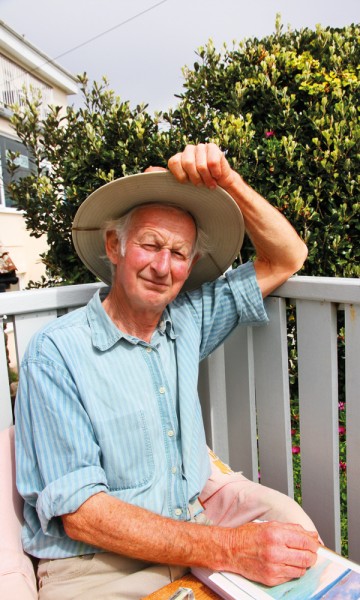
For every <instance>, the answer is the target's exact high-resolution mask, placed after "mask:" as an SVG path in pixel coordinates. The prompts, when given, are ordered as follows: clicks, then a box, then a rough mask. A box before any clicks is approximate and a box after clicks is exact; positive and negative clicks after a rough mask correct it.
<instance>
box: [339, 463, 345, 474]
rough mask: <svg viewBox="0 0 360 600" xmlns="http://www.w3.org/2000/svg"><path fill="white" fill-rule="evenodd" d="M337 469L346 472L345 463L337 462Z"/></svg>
mask: <svg viewBox="0 0 360 600" xmlns="http://www.w3.org/2000/svg"><path fill="white" fill-rule="evenodd" d="M339 467H340V469H341V470H342V471H346V462H343V461H342V460H341V461H340V462H339Z"/></svg>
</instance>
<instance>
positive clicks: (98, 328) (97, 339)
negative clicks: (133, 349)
mask: <svg viewBox="0 0 360 600" xmlns="http://www.w3.org/2000/svg"><path fill="white" fill-rule="evenodd" d="M86 313H87V318H88V323H89V327H90V331H91V339H92V343H93V346H94V347H95V348H97V349H98V350H101V351H105V350H108V349H109V348H111V347H112V346H114V345H115V344H116V343H117V342H118V341H119V340H121V339H124V340H127V341H128V342H130V343H131V344H138V343H139V342H140V341H141V340H139V338H137V337H135V336H132V335H129V334H127V333H123V332H122V331H121V330H120V329H118V328H117V327H116V325H115V323H113V321H112V320H111V319H110V317H109V315H108V314H107V312H106V310H105V309H104V307H103V305H102V303H101V299H100V292H99V290H98V291H97V292H96V294H95V295H94V296H93V297H92V298H91V300H90V302H89V303H88V305H87V307H86ZM157 330H158V331H159V333H160V334H161V335H165V334H166V335H167V336H168V337H169V338H170V339H172V340H174V339H175V338H176V335H175V332H174V328H173V324H172V321H171V318H170V314H169V311H168V309H167V308H166V309H165V310H164V312H163V314H162V317H161V319H160V321H159V325H158V328H157Z"/></svg>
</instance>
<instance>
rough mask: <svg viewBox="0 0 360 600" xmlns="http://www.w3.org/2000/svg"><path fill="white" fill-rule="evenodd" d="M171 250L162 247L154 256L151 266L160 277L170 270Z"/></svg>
mask: <svg viewBox="0 0 360 600" xmlns="http://www.w3.org/2000/svg"><path fill="white" fill-rule="evenodd" d="M170 264H171V252H170V250H168V249H167V248H162V249H161V250H159V251H158V252H157V253H156V255H155V256H154V258H153V260H152V262H151V267H152V268H153V269H154V271H155V272H156V274H157V275H158V276H159V277H164V276H165V275H167V274H168V273H169V271H170Z"/></svg>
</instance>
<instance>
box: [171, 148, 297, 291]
mask: <svg viewBox="0 0 360 600" xmlns="http://www.w3.org/2000/svg"><path fill="white" fill-rule="evenodd" d="M168 166H169V169H170V171H171V172H172V173H173V175H174V176H175V177H176V178H177V179H178V180H179V181H183V182H185V181H188V180H189V181H191V183H193V184H194V185H201V184H203V185H206V186H207V187H209V188H213V187H215V186H216V185H219V186H220V187H222V188H223V189H224V190H226V191H227V192H228V193H229V194H230V195H231V196H232V197H233V199H234V200H235V202H236V203H237V204H238V206H239V208H240V210H241V212H242V214H243V217H244V221H245V226H246V230H247V233H248V235H249V237H250V238H251V241H252V243H253V244H254V247H255V251H256V259H255V261H254V266H255V270H256V276H257V280H258V283H259V286H260V289H261V292H262V294H263V296H264V297H265V296H267V295H268V294H270V292H272V291H273V290H274V289H276V288H277V287H278V286H279V285H281V284H282V283H284V282H285V281H286V280H287V279H288V278H289V277H290V276H291V275H293V274H294V273H296V271H298V270H299V269H300V268H301V267H302V265H303V264H304V261H305V259H306V257H307V248H306V245H305V244H304V242H303V241H302V240H301V239H300V237H299V236H298V234H297V233H296V231H295V230H294V228H293V227H292V225H291V224H290V223H289V221H287V220H286V219H285V217H284V216H283V215H282V214H281V213H280V212H279V211H278V210H277V209H276V208H274V207H273V206H271V204H269V202H267V200H265V199H264V198H263V197H262V196H260V194H258V193H257V192H256V191H255V190H253V189H252V188H251V187H250V186H249V185H247V184H246V183H245V181H244V180H243V179H242V177H241V176H240V175H239V174H238V173H236V171H234V170H233V169H231V167H230V165H229V163H228V161H227V160H226V157H225V155H224V153H223V152H222V151H221V150H220V148H219V147H218V146H216V145H215V144H198V145H197V146H192V145H188V146H186V147H185V149H184V151H183V152H179V153H178V154H176V155H175V156H173V157H172V158H171V159H170V160H169V163H168Z"/></svg>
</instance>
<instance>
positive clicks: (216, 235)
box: [16, 144, 319, 600]
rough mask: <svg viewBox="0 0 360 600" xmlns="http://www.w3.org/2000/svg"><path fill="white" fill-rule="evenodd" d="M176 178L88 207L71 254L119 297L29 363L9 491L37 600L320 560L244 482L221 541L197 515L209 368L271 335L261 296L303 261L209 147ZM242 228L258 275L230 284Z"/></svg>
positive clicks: (177, 165)
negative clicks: (235, 340)
mask: <svg viewBox="0 0 360 600" xmlns="http://www.w3.org/2000/svg"><path fill="white" fill-rule="evenodd" d="M168 166H169V171H170V173H169V172H167V173H162V172H158V171H159V169H156V168H153V169H149V170H150V172H149V173H145V174H141V175H135V176H131V177H128V178H124V179H121V180H118V181H115V182H112V183H110V184H108V185H106V186H103V188H100V189H99V190H96V191H95V192H94V193H93V194H92V195H91V196H90V197H89V198H88V199H87V200H86V201H85V202H84V203H83V204H82V206H81V207H80V209H79V211H78V214H77V216H76V218H75V221H74V228H73V229H74V231H73V236H74V243H75V246H76V248H77V251H78V253H79V255H80V257H81V258H82V260H83V261H84V262H85V264H86V265H87V266H88V267H89V268H90V269H91V270H92V271H93V272H94V273H95V274H96V275H98V276H99V277H100V278H102V279H103V280H104V281H109V279H110V275H109V272H110V269H109V265H108V264H106V263H105V262H103V261H101V260H100V259H99V257H100V255H101V254H105V252H106V255H107V258H108V261H109V263H110V265H111V269H112V285H111V289H110V292H109V293H108V295H107V296H106V298H105V299H104V301H103V302H102V303H101V300H100V297H99V295H98V294H97V295H95V297H94V298H93V299H92V300H91V301H90V303H89V304H88V306H87V307H85V308H83V309H80V310H79V311H75V312H73V313H70V314H69V315H66V316H64V317H62V318H61V319H58V320H57V321H56V322H55V323H51V324H50V325H49V326H47V327H46V328H45V329H43V330H42V331H41V332H40V333H39V334H37V335H36V336H35V337H34V338H33V340H32V341H31V343H30V345H29V348H28V350H27V352H26V355H25V358H24V361H23V365H22V369H21V376H20V385H19V394H18V398H17V402H16V452H17V482H18V488H19V491H20V493H21V494H22V495H23V497H24V499H25V509H24V515H25V525H24V533H23V543H24V547H25V549H26V550H27V551H28V552H29V553H30V554H32V555H34V556H35V557H37V558H39V559H40V563H39V569H38V575H39V587H40V598H41V599H42V600H51V599H56V600H58V599H59V598H61V599H62V600H66V599H72V598H79V599H81V598H83V599H85V598H86V599H87V600H90V599H96V600H99V599H101V598H107V599H110V598H120V599H121V598H126V599H128V600H129V599H131V598H134V599H135V598H140V597H141V596H143V595H146V594H147V593H150V592H151V591H153V590H155V589H157V588H158V587H160V586H161V585H164V584H165V583H167V582H168V581H170V580H172V579H174V578H176V577H177V576H178V575H179V574H181V573H182V572H183V570H184V569H183V567H186V566H204V567H208V568H210V569H222V570H229V571H233V572H236V573H241V574H242V575H244V576H245V577H248V578H250V579H253V580H256V581H261V582H263V583H265V584H268V585H275V584H277V583H282V582H285V581H287V580H289V579H292V578H294V577H300V576H301V575H303V574H304V572H305V570H306V568H308V567H309V566H311V565H312V564H314V562H315V559H316V552H317V549H318V544H319V542H318V537H317V533H316V532H315V531H314V529H315V528H314V527H313V524H312V523H311V521H310V519H308V517H307V516H306V515H305V513H303V511H302V510H301V509H300V507H298V506H297V505H296V506H295V503H294V502H293V501H292V500H290V499H287V498H286V497H285V496H282V495H281V494H279V493H277V492H273V491H271V490H267V489H266V488H263V487H262V486H260V485H259V484H255V483H251V482H247V483H249V485H250V487H251V492H250V493H249V494H247V493H246V491H244V492H241V494H240V495H239V498H242V499H243V504H244V506H243V508H242V503H241V501H239V502H238V520H237V517H236V516H235V519H233V520H232V522H231V523H226V520H225V521H224V520H223V521H222V525H227V526H225V527H224V526H219V525H217V523H218V522H220V520H221V519H222V515H217V514H216V513H215V514H211V521H210V520H209V518H208V517H209V515H207V510H205V511H203V507H202V505H201V503H200V502H199V497H200V499H201V494H202V492H203V491H204V489H206V486H207V485H208V481H210V480H209V477H210V461H209V455H208V451H207V447H206V442H205V435H204V429H203V422H202V417H201V410H200V405H199V400H198V396H197V376H198V363H199V360H201V359H203V358H204V357H206V356H207V355H208V354H209V353H210V352H212V351H213V350H214V349H215V348H216V347H217V346H218V345H219V344H221V343H222V341H223V340H224V339H225V338H226V336H227V335H228V334H229V333H230V332H231V331H232V330H233V328H234V327H235V326H236V325H237V324H238V323H244V324H255V323H259V324H260V323H264V322H266V320H267V317H266V313H265V311H264V307H263V303H262V297H264V296H266V295H267V294H269V293H270V292H271V291H272V290H274V289H275V288H276V287H277V286H278V285H280V284H281V283H283V282H284V281H285V280H286V279H287V278H288V277H289V276H290V275H292V274H293V273H294V272H296V271H297V270H298V269H299V268H300V267H301V266H302V264H303V262H304V260H305V257H306V253H307V252H306V247H305V245H304V244H303V242H302V241H301V240H300V238H299V237H298V236H297V234H296V233H295V231H294V230H293V228H292V227H291V225H290V224H289V223H288V222H287V221H286V220H285V219H284V218H283V216H282V215H281V214H280V213H279V212H278V211H276V210H275V209H274V208H273V207H271V206H270V204H268V203H267V202H266V201H265V200H264V199H263V198H262V197H260V196H259V195H258V194H257V193H256V192H255V191H254V190H252V189H251V188H250V187H248V186H247V185H246V183H245V182H244V181H243V180H242V178H241V177H240V175H239V174H237V173H236V172H235V171H233V170H232V169H231V168H230V166H229V163H228V162H227V160H226V158H225V156H224V154H223V153H222V152H221V151H220V149H219V148H218V147H217V146H215V145H214V144H206V145H204V144H199V145H197V146H187V147H186V148H185V150H184V151H183V152H180V153H179V154H176V155H175V156H173V157H172V158H171V159H170V160H169V163H168ZM151 171H154V172H151ZM160 171H161V170H160ZM105 220H106V221H107V224H106V225H105V235H104V238H102V233H101V227H102V226H104V221H105ZM243 222H244V223H245V226H246V229H247V232H248V234H249V235H250V237H251V239H252V241H253V244H254V246H255V249H256V260H255V261H254V263H248V264H245V265H242V266H241V267H239V268H238V269H235V270H233V271H229V272H227V273H226V276H222V275H221V274H222V272H223V271H225V270H226V269H227V267H228V266H230V264H231V262H232V261H233V259H234V257H235V256H236V254H237V253H238V251H239V248H240V245H241V241H242V236H243ZM103 239H104V242H103V241H102V240H103ZM104 247H105V249H104ZM210 280H212V281H210ZM243 481H244V484H245V483H246V480H245V479H244V478H243ZM240 486H241V481H240ZM245 488H246V485H245V486H244V489H245ZM246 489H247V488H246ZM284 499H285V500H284ZM205 507H206V503H205ZM249 515H251V517H250V518H256V517H258V518H266V519H267V522H262V523H254V522H245V521H246V520H249V518H248V517H249ZM273 519H276V521H274V520H273ZM280 521H283V522H280ZM311 530H312V531H311Z"/></svg>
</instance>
